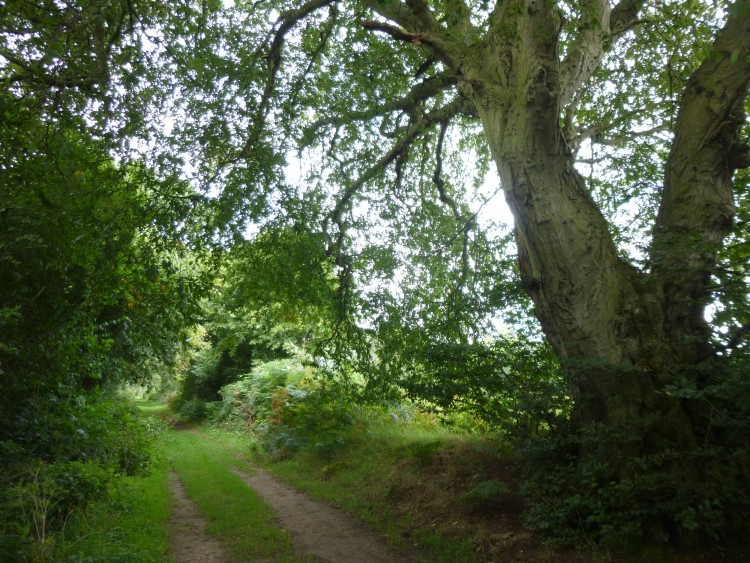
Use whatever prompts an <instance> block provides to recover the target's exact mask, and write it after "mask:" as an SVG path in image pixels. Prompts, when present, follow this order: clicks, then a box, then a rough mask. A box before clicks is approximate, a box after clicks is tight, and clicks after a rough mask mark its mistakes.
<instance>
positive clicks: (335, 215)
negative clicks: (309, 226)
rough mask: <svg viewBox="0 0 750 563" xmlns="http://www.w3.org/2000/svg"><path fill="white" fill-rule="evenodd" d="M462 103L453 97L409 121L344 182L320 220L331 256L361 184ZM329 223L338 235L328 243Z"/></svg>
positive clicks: (447, 118) (457, 111)
mask: <svg viewBox="0 0 750 563" xmlns="http://www.w3.org/2000/svg"><path fill="white" fill-rule="evenodd" d="M461 106H462V104H461V100H460V99H456V100H453V101H452V102H450V103H448V104H447V105H445V106H443V107H441V108H439V109H436V110H434V111H432V112H430V113H428V114H427V115H425V116H423V117H421V118H420V119H419V120H417V121H416V122H414V123H412V124H411V125H410V126H409V127H408V128H407V130H406V132H405V133H404V135H403V136H402V137H401V138H400V139H399V140H398V141H397V142H396V143H395V144H394V145H393V146H392V147H391V148H390V150H389V151H388V152H386V153H385V154H383V155H382V156H381V157H380V158H379V159H378V161H377V162H376V163H375V164H373V165H372V166H370V167H369V168H368V169H367V170H365V171H364V172H363V173H362V174H361V175H360V176H359V177H358V178H357V179H356V180H354V181H353V182H352V183H350V184H349V185H348V186H346V188H345V189H344V191H343V193H342V194H341V196H340V197H339V199H338V201H337V202H336V205H335V206H334V207H333V209H332V210H331V212H330V213H329V214H328V216H327V217H326V218H325V220H324V221H323V233H324V235H325V236H326V238H327V239H328V240H329V248H328V251H327V256H332V255H333V254H334V253H336V254H337V255H338V254H339V253H340V245H341V244H342V243H343V238H342V233H343V231H344V230H345V229H344V225H343V221H342V218H343V215H344V213H345V212H346V210H347V209H349V207H350V204H351V201H352V199H353V198H354V196H355V195H356V194H357V193H358V192H359V191H360V190H361V189H362V187H363V186H364V185H365V184H366V183H367V182H369V181H370V180H372V179H374V178H375V177H377V176H378V175H380V174H382V173H383V171H384V170H386V169H387V168H388V166H390V165H391V164H393V163H395V162H397V160H398V159H399V158H400V157H401V156H402V155H403V154H404V153H405V152H406V151H408V150H409V147H410V146H411V145H412V143H413V142H414V141H415V140H416V139H417V138H419V137H420V136H421V135H422V134H423V133H424V132H425V131H426V130H427V129H428V128H430V127H432V126H433V125H435V124H438V123H445V122H447V121H449V120H450V119H451V118H453V117H455V116H456V115H458V114H459V113H460V112H461ZM331 224H334V225H336V226H337V227H338V229H339V233H338V239H337V241H336V242H335V243H334V244H331V237H330V233H329V232H328V231H329V226H330V225H331Z"/></svg>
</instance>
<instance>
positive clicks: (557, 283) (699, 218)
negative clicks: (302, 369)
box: [368, 0, 750, 447]
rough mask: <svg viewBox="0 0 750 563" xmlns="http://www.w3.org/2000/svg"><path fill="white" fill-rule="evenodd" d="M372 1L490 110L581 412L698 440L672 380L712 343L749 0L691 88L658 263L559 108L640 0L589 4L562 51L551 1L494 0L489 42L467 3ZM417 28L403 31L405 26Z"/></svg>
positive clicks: (521, 235)
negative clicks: (635, 235) (471, 37)
mask: <svg viewBox="0 0 750 563" xmlns="http://www.w3.org/2000/svg"><path fill="white" fill-rule="evenodd" d="M368 4H369V5H370V6H371V7H372V8H373V9H375V10H376V11H378V12H379V13H380V14H381V15H382V16H383V17H385V18H387V19H390V20H392V21H395V22H398V24H399V25H400V26H401V27H400V28H394V27H389V26H381V25H380V24H377V23H373V22H370V27H372V28H373V29H381V30H384V31H386V32H388V33H390V34H391V35H392V36H393V37H395V38H397V39H401V40H407V41H410V42H412V43H415V44H421V45H425V46H427V47H428V48H430V49H431V50H432V51H433V54H434V55H435V57H436V58H438V59H440V60H442V62H443V63H444V64H445V65H446V66H447V67H448V68H449V69H450V71H451V72H452V75H453V77H455V80H456V81H457V82H458V87H459V91H460V93H461V95H462V96H463V97H464V98H465V99H467V100H469V101H470V102H471V103H472V104H473V105H474V107H475V108H476V111H477V113H478V115H479V117H480V118H481V122H482V125H483V128H484V133H485V136H486V138H487V142H488V144H489V147H490V149H491V151H492V155H493V157H494V160H495V162H496V165H497V169H498V172H499V175H500V178H501V181H502V185H503V188H504V189H505V193H506V199H507V202H508V204H509V205H510V208H511V211H512V212H513V215H514V218H515V228H516V240H517V245H518V255H519V266H520V270H521V279H522V283H523V285H524V286H525V288H526V290H527V291H528V293H529V295H530V296H531V298H532V299H533V301H534V304H535V306H536V315H537V317H538V318H539V321H540V322H541V326H542V328H543V330H544V333H545V334H546V336H547V338H548V340H549V342H550V343H551V344H552V346H553V347H554V349H555V351H556V352H557V354H558V356H559V357H560V358H561V359H562V360H563V362H564V363H566V364H568V366H570V367H572V368H574V369H571V378H570V384H571V392H572V394H573V398H574V400H575V403H576V414H575V417H574V418H575V420H574V422H576V424H578V425H583V424H586V423H588V422H600V423H604V424H606V425H610V426H627V425H628V424H630V421H632V420H635V419H638V418H639V417H640V416H641V415H644V414H648V415H653V416H651V418H653V419H658V420H659V424H655V425H654V428H658V430H656V432H658V433H660V434H662V435H663V437H666V438H668V439H670V440H673V441H676V442H678V443H679V444H681V445H682V446H685V447H691V446H692V444H694V443H695V438H694V436H693V428H692V425H691V421H690V417H689V416H688V415H687V414H686V412H685V410H684V409H683V405H682V403H681V401H680V400H679V399H675V398H670V397H669V396H668V395H667V394H666V393H664V392H663V391H664V387H665V385H668V384H670V383H672V382H674V381H675V380H676V379H677V378H678V377H679V375H680V373H681V372H683V370H684V368H686V367H689V366H691V365H694V364H695V363H697V362H699V361H700V360H701V359H704V358H706V357H707V356H708V355H709V354H710V352H711V350H710V346H709V336H710V335H709V331H708V329H707V325H706V322H705V321H704V319H703V312H704V310H705V307H706V304H707V302H708V300H709V299H710V295H709V293H710V292H709V281H710V276H711V273H712V271H714V269H715V267H716V251H717V248H718V245H719V244H721V241H722V240H723V238H724V237H725V236H726V235H727V234H728V232H729V229H730V227H731V223H732V215H733V206H732V205H733V204H732V191H731V176H732V174H733V172H734V170H735V169H736V168H737V166H739V165H741V164H742V163H743V158H746V156H742V155H743V154H744V153H743V151H742V150H741V145H738V144H737V134H738V131H739V127H740V125H741V123H742V122H743V120H744V115H745V114H744V111H743V109H744V100H745V98H746V95H747V91H748V86H749V85H750V84H749V80H750V78H749V77H750V0H738V1H737V2H736V3H735V5H734V6H733V7H732V9H731V10H730V14H731V15H730V17H729V19H728V23H727V24H726V26H725V28H724V29H723V30H722V31H721V32H720V33H719V35H718V37H717V40H716V43H715V45H714V52H713V53H711V54H710V55H709V56H708V57H707V58H706V60H705V62H704V63H703V64H702V65H701V66H700V68H699V69H698V70H697V71H696V72H695V73H694V75H693V77H692V78H691V80H690V83H689V86H688V89H687V91H686V93H685V95H684V98H683V101H682V106H681V110H680V114H679V118H678V120H677V128H676V131H675V140H674V146H673V150H672V153H671V155H670V158H669V162H668V164H667V173H666V176H665V183H664V190H663V201H662V205H661V209H660V212H659V215H658V219H657V222H656V224H655V226H654V240H653V244H652V250H651V268H650V270H649V271H638V270H636V269H635V268H634V267H632V266H631V265H628V264H626V263H625V262H623V261H622V260H621V259H620V258H619V257H618V253H617V248H616V246H615V244H614V242H613V239H612V237H611V235H610V233H609V229H608V225H607V222H606V220H605V218H604V217H603V216H602V214H601V212H600V211H599V209H598V207H597V206H596V204H595V202H594V201H593V200H592V198H591V196H590V194H589V193H588V191H587V189H586V185H585V182H584V181H583V178H582V177H581V176H580V175H579V174H578V172H577V171H576V169H575V166H574V155H573V153H572V151H571V150H570V149H569V148H568V146H567V144H566V140H565V136H564V134H563V130H562V126H561V114H562V105H563V104H569V103H571V100H574V99H575V92H576V90H577V89H579V88H581V87H582V86H583V85H584V84H585V82H586V81H587V79H588V78H590V77H591V76H592V74H593V72H594V70H595V69H596V68H597V66H598V64H599V62H600V61H601V59H602V57H603V54H604V52H605V49H606V45H608V44H610V43H611V41H612V39H613V38H614V37H617V36H618V35H620V34H622V33H624V32H625V31H626V30H627V29H628V27H629V26H631V25H634V24H635V23H636V22H637V19H638V11H639V9H640V7H641V6H642V5H643V1H642V0H620V2H619V3H618V4H617V5H616V6H615V7H614V8H610V3H609V1H607V0H587V2H584V3H582V6H581V15H580V21H579V29H578V32H577V35H576V37H573V38H571V39H570V41H571V42H570V43H569V44H568V46H567V49H566V51H567V54H566V57H565V59H564V60H562V61H561V60H560V48H559V44H558V41H559V37H560V34H561V29H562V23H561V20H562V14H561V13H560V12H559V11H558V8H557V6H556V3H555V2H550V1H549V0H525V1H520V0H516V1H511V0H508V1H504V2H496V3H495V4H494V9H493V12H492V14H491V16H490V20H489V22H488V23H489V28H488V31H487V32H486V34H485V35H484V37H483V39H482V40H481V41H477V42H470V41H468V38H467V36H466V33H467V30H470V29H471V27H472V23H471V21H470V18H469V17H468V16H467V15H466V14H467V13H468V12H467V8H465V6H464V4H463V3H462V2H457V1H454V2H452V3H451V5H452V6H453V7H454V8H461V7H462V6H464V9H458V11H456V12H455V14H454V16H453V17H451V18H449V19H447V20H446V23H443V22H440V21H438V19H436V18H435V16H434V13H433V11H432V9H431V8H430V5H429V4H428V3H426V2H424V1H423V0H405V2H403V3H402V2H388V3H384V2H375V1H374V0H373V1H371V2H368ZM404 30H405V31H404Z"/></svg>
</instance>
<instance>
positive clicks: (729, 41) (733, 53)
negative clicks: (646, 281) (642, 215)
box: [650, 0, 750, 338]
mask: <svg viewBox="0 0 750 563" xmlns="http://www.w3.org/2000/svg"><path fill="white" fill-rule="evenodd" d="M730 14H731V15H730V16H729V19H728V21H727V23H726V25H725V26H724V28H723V29H722V30H721V31H720V32H719V35H718V37H717V39H716V41H715V43H714V46H713V52H712V53H711V54H709V55H708V56H707V57H706V59H705V60H704V61H703V63H702V64H701V66H700V67H699V68H698V69H697V70H696V71H695V72H694V73H693V75H692V76H691V77H690V79H689V81H688V84H687V88H686V90H685V93H684V95H683V97H682V101H681V104H680V112H679V115H678V118H677V123H676V127H675V139H674V142H673V145H672V151H671V153H670V155H669V159H668V161H667V166H666V172H665V187H664V193H663V197H662V202H661V207H660V209H659V214H658V216H657V220H656V226H655V229H654V241H653V245H652V248H651V256H650V258H651V263H652V268H653V274H654V276H655V277H656V279H658V280H659V282H660V285H661V286H662V287H663V291H664V294H665V299H666V301H667V303H666V306H665V307H666V318H667V323H668V324H669V327H668V328H669V331H670V332H671V333H672V334H674V335H675V337H678V338H679V337H681V336H682V337H685V336H690V335H692V336H696V335H698V334H701V333H702V332H703V331H705V321H704V320H703V309H704V307H705V304H706V300H707V298H708V293H709V291H708V286H709V281H710V275H711V272H712V271H713V270H714V268H715V267H716V253H717V251H718V249H719V247H720V245H721V244H722V241H723V239H724V237H725V236H726V235H727V234H728V233H729V230H730V229H731V226H732V220H733V216H734V202H733V195H732V175H733V173H734V171H735V170H736V169H737V168H738V167H739V166H741V165H742V164H743V163H742V161H741V159H738V158H737V155H738V154H742V152H743V151H745V150H746V145H745V144H744V143H742V142H741V141H740V138H739V135H740V130H741V127H742V125H743V124H744V123H745V119H746V116H745V109H744V108H745V100H746V98H747V94H748V89H750V0H738V1H737V2H735V3H734V4H733V6H732V7H731V8H730Z"/></svg>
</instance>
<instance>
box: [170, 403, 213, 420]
mask: <svg viewBox="0 0 750 563" xmlns="http://www.w3.org/2000/svg"><path fill="white" fill-rule="evenodd" d="M207 414H208V411H207V409H206V403H204V402H203V401H201V400H200V399H190V400H189V401H186V402H184V403H182V405H181V406H180V408H179V410H178V411H177V415H178V416H179V417H180V418H181V419H182V420H185V421H187V422H200V421H202V420H204V419H205V418H206V415H207Z"/></svg>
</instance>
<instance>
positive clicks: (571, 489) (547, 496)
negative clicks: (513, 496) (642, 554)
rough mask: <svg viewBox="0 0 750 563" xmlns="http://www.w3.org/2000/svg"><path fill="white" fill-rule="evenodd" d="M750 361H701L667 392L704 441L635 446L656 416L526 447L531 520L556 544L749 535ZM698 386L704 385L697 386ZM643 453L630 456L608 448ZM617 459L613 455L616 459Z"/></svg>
mask: <svg viewBox="0 0 750 563" xmlns="http://www.w3.org/2000/svg"><path fill="white" fill-rule="evenodd" d="M746 367H747V366H745V367H744V368H743V367H742V366H731V365H728V366H727V365H724V366H720V365H710V366H709V365H706V366H702V368H701V369H700V373H695V372H694V373H686V374H685V376H684V378H683V379H682V381H681V383H680V385H674V386H671V387H670V388H668V389H666V390H665V392H668V393H670V394H672V395H673V396H678V397H681V398H683V400H684V406H685V408H686V410H688V411H689V412H691V413H692V420H693V425H694V429H695V432H696V434H697V435H700V436H701V437H702V438H703V440H702V443H700V444H697V445H696V446H695V447H693V448H692V449H689V450H687V449H685V448H684V447H681V446H680V445H679V444H672V443H668V442H666V441H663V442H662V443H660V444H655V445H653V446H652V447H651V449H649V450H648V451H647V452H645V453H644V452H643V450H642V448H638V447H634V445H639V444H641V443H642V440H643V436H644V435H648V433H649V432H652V431H653V428H654V425H658V424H659V423H660V421H658V420H657V421H655V420H651V419H646V418H641V419H634V420H632V421H631V424H630V425H629V426H628V427H627V428H619V429H613V428H611V427H606V426H603V425H600V424H590V425H588V426H586V427H584V428H582V429H580V430H578V431H576V432H568V433H558V434H550V435H548V436H546V437H542V438H538V439H536V440H534V441H532V442H529V443H528V444H527V447H526V481H525V484H524V485H523V491H524V494H525V496H526V498H527V503H528V509H527V512H526V519H527V522H528V524H529V525H531V526H532V527H534V528H536V529H537V530H539V531H540V532H542V533H543V534H544V535H546V536H547V537H548V538H549V539H550V540H551V541H552V542H554V543H559V544H567V545H572V544H580V543H585V544H592V545H601V546H605V547H614V548H624V547H628V548H632V547H634V546H636V547H637V546H639V545H643V544H665V543H680V544H692V543H695V542H698V541H701V540H708V541H716V540H723V539H727V538H729V537H732V536H739V537H746V533H747V531H748V521H750V498H748V496H747V491H748V490H749V489H750V449H749V448H748V444H750V391H748V389H747V384H746V380H745V375H744V374H745V373H747V371H746ZM696 382H702V384H701V386H700V387H699V386H698V385H697V384H696ZM628 451H635V452H639V453H637V454H634V455H633V456H631V457H629V458H626V457H625V456H623V455H620V456H612V455H608V452H609V453H611V452H628ZM616 457H617V458H618V459H614V458H616Z"/></svg>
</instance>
